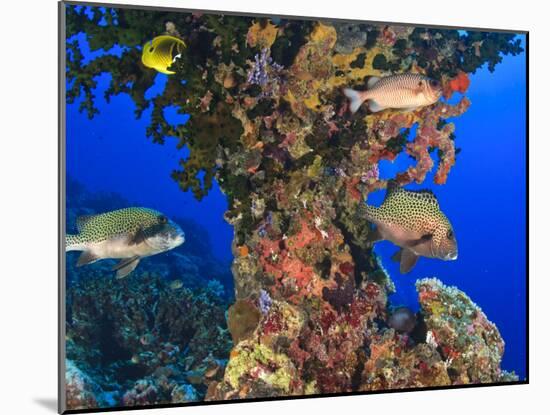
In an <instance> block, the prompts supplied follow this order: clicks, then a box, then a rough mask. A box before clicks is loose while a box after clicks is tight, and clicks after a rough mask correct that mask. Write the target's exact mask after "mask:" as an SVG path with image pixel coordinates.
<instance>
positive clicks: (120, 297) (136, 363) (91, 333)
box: [66, 273, 231, 409]
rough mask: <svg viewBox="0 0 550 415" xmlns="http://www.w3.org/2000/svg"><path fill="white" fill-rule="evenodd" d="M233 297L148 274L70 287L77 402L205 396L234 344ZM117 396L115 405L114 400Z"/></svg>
mask: <svg viewBox="0 0 550 415" xmlns="http://www.w3.org/2000/svg"><path fill="white" fill-rule="evenodd" d="M226 307H227V302H226V300H225V299H223V298H221V297H219V296H218V295H217V294H216V293H213V292H212V291H210V290H208V289H203V290H200V291H191V290H189V289H186V288H184V287H180V288H176V289H175V288H174V287H172V286H171V285H170V284H169V283H168V282H167V281H166V279H164V278H162V277H158V276H155V275H151V274H149V273H141V274H138V275H132V276H130V277H129V280H128V281H126V280H116V279H112V278H105V277H103V278H97V276H96V275H95V273H93V274H92V275H90V276H88V277H87V278H84V279H82V280H81V281H79V282H77V283H74V284H73V285H72V286H71V287H70V288H69V289H68V291H67V359H69V360H68V363H67V367H68V370H67V375H66V377H67V401H68V402H67V405H68V407H69V408H70V409H77V408H82V407H102V406H112V405H116V406H120V405H125V406H126V405H145V404H155V403H181V402H188V401H196V400H200V399H202V398H203V397H204V395H205V393H206V391H207V388H208V386H209V384H210V383H211V382H212V381H214V380H215V379H216V378H219V377H220V376H221V374H222V372H223V367H224V366H225V364H226V359H227V357H228V354H229V350H230V348H231V339H230V336H229V332H228V330H227V326H226V322H225V309H226ZM108 402H110V404H109V403H108Z"/></svg>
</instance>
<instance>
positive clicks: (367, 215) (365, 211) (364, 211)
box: [359, 203, 378, 222]
mask: <svg viewBox="0 0 550 415" xmlns="http://www.w3.org/2000/svg"><path fill="white" fill-rule="evenodd" d="M377 210H378V208H377V207H376V206H369V205H367V204H365V203H361V204H360V205H359V214H360V215H361V216H362V217H363V219H367V220H368V221H369V222H372V220H373V218H374V217H375V215H376V211H377Z"/></svg>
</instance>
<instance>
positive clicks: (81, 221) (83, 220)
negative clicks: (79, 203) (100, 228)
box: [76, 215, 96, 232]
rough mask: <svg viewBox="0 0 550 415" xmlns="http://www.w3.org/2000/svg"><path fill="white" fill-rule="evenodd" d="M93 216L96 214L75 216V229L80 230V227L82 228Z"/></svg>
mask: <svg viewBox="0 0 550 415" xmlns="http://www.w3.org/2000/svg"><path fill="white" fill-rule="evenodd" d="M95 217H96V215H82V216H79V217H78V218H76V229H78V232H82V229H84V228H85V227H86V225H87V224H88V223H89V222H90V220H91V219H92V218H95Z"/></svg>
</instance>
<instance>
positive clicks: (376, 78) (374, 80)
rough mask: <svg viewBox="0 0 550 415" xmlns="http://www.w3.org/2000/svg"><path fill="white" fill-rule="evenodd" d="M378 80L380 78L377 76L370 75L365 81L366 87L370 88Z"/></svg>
mask: <svg viewBox="0 0 550 415" xmlns="http://www.w3.org/2000/svg"><path fill="white" fill-rule="evenodd" d="M379 80H380V78H379V77H377V76H371V77H370V78H369V80H368V81H367V89H371V88H372V87H373V86H374V85H376V84H377V83H378V81H379Z"/></svg>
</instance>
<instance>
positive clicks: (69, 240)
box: [65, 207, 185, 278]
mask: <svg viewBox="0 0 550 415" xmlns="http://www.w3.org/2000/svg"><path fill="white" fill-rule="evenodd" d="M77 229H78V232H79V233H78V234H76V235H67V236H66V238H65V246H66V248H65V250H66V251H82V254H81V255H80V257H79V258H78V262H77V266H82V265H87V264H91V263H94V262H96V261H98V260H100V259H107V258H115V259H120V262H119V263H118V264H116V265H115V266H114V268H113V270H115V271H116V276H117V278H123V277H125V276H127V275H128V274H130V273H131V272H132V271H133V270H134V269H135V268H136V267H137V265H138V264H139V261H140V260H141V258H144V257H148V256H151V255H155V254H159V253H161V252H166V251H169V250H171V249H174V248H176V247H177V246H179V245H181V244H182V243H183V242H185V234H184V233H183V231H182V230H181V228H180V227H179V226H178V225H177V224H176V223H174V222H173V221H171V220H170V219H168V218H167V217H166V216H164V215H163V214H162V213H160V212H157V211H156V210H153V209H147V208H142V207H131V208H125V209H119V210H114V211H112V212H106V213H101V214H98V215H90V216H81V217H79V218H78V219H77Z"/></svg>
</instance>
